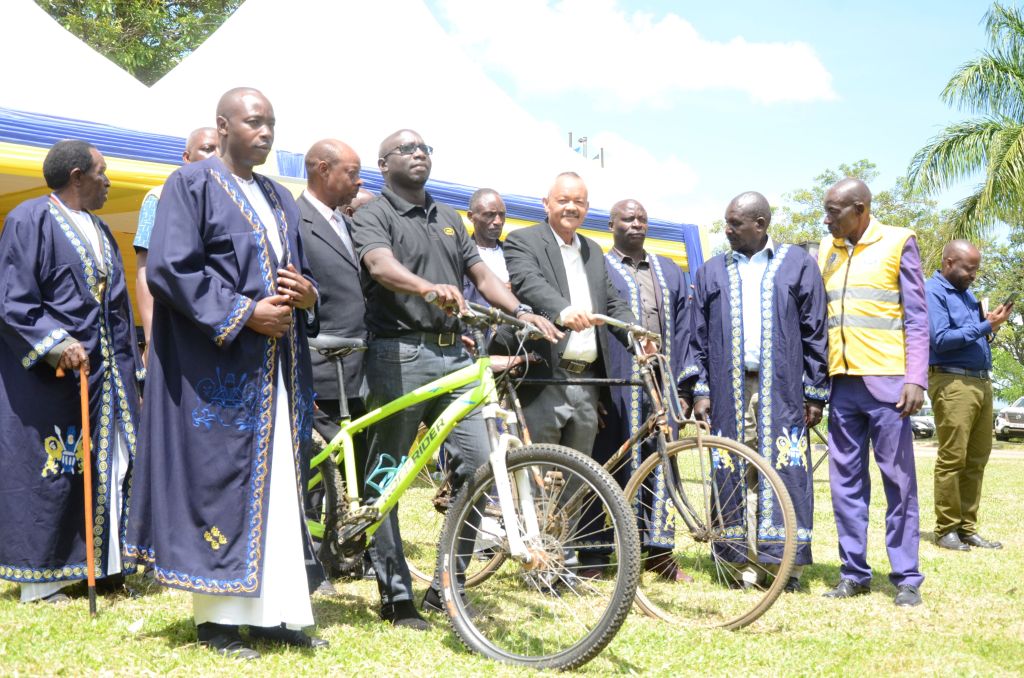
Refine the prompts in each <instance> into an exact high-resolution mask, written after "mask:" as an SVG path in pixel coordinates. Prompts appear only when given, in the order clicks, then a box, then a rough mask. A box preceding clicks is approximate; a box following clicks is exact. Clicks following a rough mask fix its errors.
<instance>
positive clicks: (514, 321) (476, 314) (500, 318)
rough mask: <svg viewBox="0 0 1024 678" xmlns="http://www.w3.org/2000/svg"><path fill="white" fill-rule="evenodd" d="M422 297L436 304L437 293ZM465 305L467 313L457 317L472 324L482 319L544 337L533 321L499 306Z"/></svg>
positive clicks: (467, 303) (470, 303)
mask: <svg viewBox="0 0 1024 678" xmlns="http://www.w3.org/2000/svg"><path fill="white" fill-rule="evenodd" d="M423 299H424V300H425V301H426V302H427V303H428V304H437V293H436V292H427V293H426V294H425V295H423ZM466 307H467V308H468V309H469V311H470V312H469V313H460V314H459V319H460V320H463V321H466V322H469V323H470V324H472V323H473V322H474V321H478V322H479V321H480V320H483V321H485V322H486V323H487V324H493V323H497V324H499V325H510V326H512V327H515V328H516V329H517V330H519V331H520V332H524V333H525V334H526V335H527V336H528V337H529V338H532V339H541V338H543V337H544V333H543V332H541V331H540V328H538V327H537V326H536V325H534V324H533V323H528V322H525V321H523V320H520V319H519V318H516V317H514V316H511V315H509V314H508V313H505V312H504V311H502V310H501V309H500V308H496V307H493V306H490V307H489V306H483V305H481V304H476V303H473V302H472V301H467V302H466Z"/></svg>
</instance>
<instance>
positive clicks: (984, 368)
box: [925, 240, 1017, 551]
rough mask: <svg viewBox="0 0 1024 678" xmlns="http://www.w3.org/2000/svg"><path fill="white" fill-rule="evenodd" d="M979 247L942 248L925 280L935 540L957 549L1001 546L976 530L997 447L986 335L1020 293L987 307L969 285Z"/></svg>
mask: <svg viewBox="0 0 1024 678" xmlns="http://www.w3.org/2000/svg"><path fill="white" fill-rule="evenodd" d="M980 265H981V253H980V252H979V251H978V248H977V247H975V246H974V245H972V244H971V243H969V242H967V241H966V240H953V241H952V242H950V243H949V244H948V245H946V247H945V249H944V250H943V251H942V270H941V271H936V272H935V274H934V275H933V276H932V277H931V279H930V280H928V282H927V283H925V293H926V296H927V299H928V325H929V338H930V350H929V359H928V366H929V367H928V372H929V376H928V395H929V396H931V400H932V409H933V410H934V412H935V428H936V432H937V435H938V439H939V451H938V457H937V459H936V461H935V544H936V545H937V546H938V547H940V548H944V549H950V550H952V551H970V550H971V547H972V546H973V547H975V548H983V549H1000V548H1002V544H1000V543H999V542H997V541H989V540H987V539H984V538H983V537H981V535H979V534H978V529H977V520H978V505H979V504H980V502H981V480H982V477H983V476H984V474H985V464H986V463H988V457H989V453H990V452H991V451H992V381H991V373H990V370H991V369H992V352H991V349H990V348H989V342H988V338H989V337H990V336H991V335H992V334H994V333H995V332H996V330H998V329H999V327H1000V326H1001V325H1002V324H1003V323H1004V322H1006V320H1007V319H1008V318H1009V317H1010V312H1011V311H1012V310H1013V302H1014V300H1015V299H1016V297H1017V295H1016V294H1011V295H1010V297H1009V298H1008V299H1007V300H1006V301H1005V302H1003V303H1002V304H1000V305H999V306H998V307H997V308H996V309H995V310H994V311H991V312H989V313H983V312H982V310H981V305H980V304H979V303H978V300H977V299H976V298H975V297H974V295H973V294H972V293H971V291H970V290H969V289H968V288H969V287H970V286H971V284H972V283H973V282H974V279H975V277H976V276H977V274H978V267H979V266H980Z"/></svg>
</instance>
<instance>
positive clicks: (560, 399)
mask: <svg viewBox="0 0 1024 678" xmlns="http://www.w3.org/2000/svg"><path fill="white" fill-rule="evenodd" d="M597 397H598V387H597V386H576V385H564V386H562V385H553V386H545V387H544V389H543V390H542V391H541V392H540V393H539V394H537V397H536V398H534V399H533V400H532V401H531V402H530V404H529V405H527V406H526V407H524V408H523V415H524V416H525V417H526V426H527V428H528V429H529V431H530V439H531V440H532V441H533V442H535V443H552V444H555V445H565V446H566V447H571V448H572V449H574V450H577V451H579V452H582V453H583V454H585V455H587V456H588V457H589V456H592V454H593V450H594V439H595V438H596V437H597Z"/></svg>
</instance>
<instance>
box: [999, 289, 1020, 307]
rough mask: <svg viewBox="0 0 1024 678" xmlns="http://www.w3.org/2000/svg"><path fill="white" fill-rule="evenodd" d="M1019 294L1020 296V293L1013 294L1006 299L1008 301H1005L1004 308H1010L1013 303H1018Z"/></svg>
mask: <svg viewBox="0 0 1024 678" xmlns="http://www.w3.org/2000/svg"><path fill="white" fill-rule="evenodd" d="M1018 294H1020V292H1011V293H1010V296H1008V297H1006V301H1004V302H1003V304H1002V305H1003V306H1009V305H1010V304H1012V303H1013V302H1015V301H1017V295H1018Z"/></svg>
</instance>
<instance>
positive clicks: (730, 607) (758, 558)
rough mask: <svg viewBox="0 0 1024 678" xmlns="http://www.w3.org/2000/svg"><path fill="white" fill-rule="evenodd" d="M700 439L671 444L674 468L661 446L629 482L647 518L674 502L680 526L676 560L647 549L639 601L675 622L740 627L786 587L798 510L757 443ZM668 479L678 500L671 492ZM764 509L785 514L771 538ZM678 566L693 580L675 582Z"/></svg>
mask: <svg viewBox="0 0 1024 678" xmlns="http://www.w3.org/2000/svg"><path fill="white" fill-rule="evenodd" d="M702 441H703V447H698V445H697V439H696V438H687V439H683V440H680V441H677V442H674V443H670V444H669V445H668V447H667V449H666V457H667V458H668V463H669V464H670V468H669V469H666V468H665V466H664V464H663V463H662V459H661V455H660V454H658V453H657V452H655V453H653V454H651V455H650V456H648V457H647V459H645V460H644V462H643V463H642V464H641V465H640V467H639V468H638V469H637V471H636V473H634V474H633V476H632V477H631V478H630V480H629V483H628V484H627V485H626V492H625V494H626V500H627V501H628V502H629V503H630V504H631V505H632V506H633V508H634V510H635V511H636V512H637V515H638V516H639V517H640V518H641V520H642V519H644V517H646V516H652V515H657V511H663V510H664V508H667V509H668V515H669V520H670V521H671V523H672V524H673V525H674V528H675V530H674V531H675V546H674V548H673V549H672V551H671V554H670V559H666V554H665V551H663V550H659V551H650V550H649V551H647V552H645V554H644V559H643V562H644V568H643V570H644V572H643V574H642V576H641V580H640V584H639V587H638V589H637V605H639V607H640V608H641V609H642V610H643V611H644V612H646V613H647V614H648V615H650V616H652V617H657V618H659V619H663V620H665V621H668V622H671V623H674V624H685V625H691V626H720V627H724V628H727V629H737V628H741V627H744V626H746V625H748V624H750V623H751V622H753V621H754V620H756V619H757V618H758V617H760V616H761V615H762V614H764V613H765V611H767V610H768V608H769V607H771V605H772V603H774V602H775V600H776V599H777V598H778V597H779V594H781V593H782V590H783V588H784V587H785V585H786V582H787V581H788V579H789V573H790V571H791V570H792V568H793V561H794V558H795V557H796V532H797V527H796V513H795V512H794V510H793V503H792V501H791V499H790V496H789V492H788V491H787V490H786V487H785V485H784V484H783V482H782V479H781V478H780V477H779V475H778V473H776V472H775V469H773V468H772V467H771V464H769V463H768V462H767V461H766V460H765V459H763V458H762V457H761V456H760V455H758V454H757V453H756V452H755V451H754V450H751V449H750V448H749V447H746V446H745V445H741V444H739V443H737V442H735V441H733V440H729V439H727V438H721V437H717V436H704V437H703V438H702ZM670 480H674V483H673V484H674V486H675V488H676V489H677V490H678V495H677V497H676V499H677V500H678V503H677V502H675V501H673V500H672V499H671V498H669V496H668V492H667V483H668V482H669V481H670ZM661 502H664V503H663V504H662V503H661ZM766 510H771V511H772V512H773V513H775V514H777V515H778V516H779V518H780V520H781V529H780V528H777V527H776V528H773V529H772V534H771V535H770V540H767V541H766V540H764V539H761V538H760V537H761V535H759V533H758V531H759V524H760V521H761V519H762V518H763V517H764V515H763V512H764V511H766ZM684 514H685V515H684ZM655 558H657V559H658V560H654V559H655ZM677 570H680V571H682V573H683V574H684V575H685V576H686V577H688V578H692V579H693V581H688V580H687V581H677V580H676V579H677V578H676V577H675V576H673V575H674V574H675V572H676V571H677Z"/></svg>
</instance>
